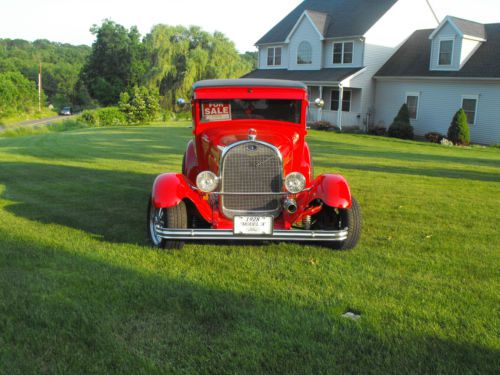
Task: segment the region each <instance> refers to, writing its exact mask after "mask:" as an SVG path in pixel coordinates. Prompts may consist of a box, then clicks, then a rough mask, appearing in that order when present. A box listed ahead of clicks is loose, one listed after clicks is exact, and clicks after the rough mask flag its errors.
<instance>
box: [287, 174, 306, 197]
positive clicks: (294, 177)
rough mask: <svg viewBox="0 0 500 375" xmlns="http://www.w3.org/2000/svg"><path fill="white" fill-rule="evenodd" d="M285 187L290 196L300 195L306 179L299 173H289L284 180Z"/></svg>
mask: <svg viewBox="0 0 500 375" xmlns="http://www.w3.org/2000/svg"><path fill="white" fill-rule="evenodd" d="M285 187H286V190H288V191H289V192H290V193H292V194H296V193H300V192H301V191H302V190H304V188H305V187H306V178H305V177H304V175H303V174H302V173H299V172H293V173H290V174H289V175H288V176H286V178H285Z"/></svg>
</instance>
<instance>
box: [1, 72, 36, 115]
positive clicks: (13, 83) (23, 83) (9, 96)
mask: <svg viewBox="0 0 500 375" xmlns="http://www.w3.org/2000/svg"><path fill="white" fill-rule="evenodd" d="M37 108H38V90H37V88H36V86H35V83H34V82H32V81H30V80H28V79H27V78H26V77H24V76H23V75H22V74H21V73H19V72H7V73H0V118H2V117H5V116H7V115H11V114H15V113H21V112H34V111H35V110H36V109H37Z"/></svg>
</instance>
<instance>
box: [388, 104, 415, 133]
mask: <svg viewBox="0 0 500 375" xmlns="http://www.w3.org/2000/svg"><path fill="white" fill-rule="evenodd" d="M387 134H388V135H389V137H393V138H401V139H413V127H412V126H411V124H410V113H409V111H408V106H407V105H406V104H403V105H402V106H401V109H400V110H399V112H398V114H397V116H396V117H395V118H394V121H393V122H392V124H391V126H389V130H388V131H387Z"/></svg>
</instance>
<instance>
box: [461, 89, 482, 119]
mask: <svg viewBox="0 0 500 375" xmlns="http://www.w3.org/2000/svg"><path fill="white" fill-rule="evenodd" d="M464 99H472V100H475V101H476V108H474V123H473V124H469V125H470V126H475V125H477V115H478V112H477V108H478V106H479V95H462V98H461V99H460V108H462V109H463V107H464ZM467 123H468V121H467Z"/></svg>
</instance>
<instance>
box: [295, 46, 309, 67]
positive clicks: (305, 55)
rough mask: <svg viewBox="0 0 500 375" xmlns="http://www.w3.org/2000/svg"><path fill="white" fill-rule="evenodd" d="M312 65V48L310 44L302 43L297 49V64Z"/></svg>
mask: <svg viewBox="0 0 500 375" xmlns="http://www.w3.org/2000/svg"><path fill="white" fill-rule="evenodd" d="M311 63H312V47H311V44H310V43H309V42H305V41H304V42H301V43H300V44H299V48H298V49H297V64H311Z"/></svg>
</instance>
